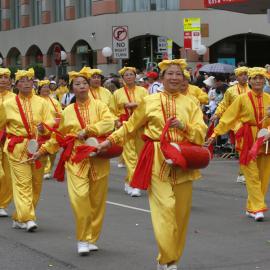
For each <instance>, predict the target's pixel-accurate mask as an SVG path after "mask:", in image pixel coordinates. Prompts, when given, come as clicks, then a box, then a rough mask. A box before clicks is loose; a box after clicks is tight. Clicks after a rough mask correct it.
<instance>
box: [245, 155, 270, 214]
mask: <svg viewBox="0 0 270 270" xmlns="http://www.w3.org/2000/svg"><path fill="white" fill-rule="evenodd" d="M240 167H241V169H242V171H243V173H244V176H245V178H246V188H247V193H248V198H247V203H246V209H247V211H250V212H254V213H256V212H260V211H265V210H267V205H266V203H265V197H266V193H267V191H268V186H269V178H270V156H269V155H260V156H258V158H257V159H256V160H255V161H251V162H250V163H249V164H248V165H247V166H244V165H241V166H240Z"/></svg>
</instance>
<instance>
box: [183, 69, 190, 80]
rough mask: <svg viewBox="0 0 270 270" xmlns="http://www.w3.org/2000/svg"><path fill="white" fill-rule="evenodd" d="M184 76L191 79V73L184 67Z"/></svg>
mask: <svg viewBox="0 0 270 270" xmlns="http://www.w3.org/2000/svg"><path fill="white" fill-rule="evenodd" d="M184 77H185V78H186V79H187V80H190V73H189V72H188V71H187V70H186V69H184Z"/></svg>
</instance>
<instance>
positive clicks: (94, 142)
mask: <svg viewBox="0 0 270 270" xmlns="http://www.w3.org/2000/svg"><path fill="white" fill-rule="evenodd" d="M85 143H86V144H87V145H88V146H93V147H97V146H98V144H99V143H98V140H97V139H96V138H95V137H89V138H88V139H87V140H86V141H85ZM96 155H97V153H95V152H94V153H90V154H89V157H95V156H96Z"/></svg>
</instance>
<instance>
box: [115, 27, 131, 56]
mask: <svg viewBox="0 0 270 270" xmlns="http://www.w3.org/2000/svg"><path fill="white" fill-rule="evenodd" d="M112 51H113V57H114V58H116V59H128V58H129V44H128V26H113V27H112Z"/></svg>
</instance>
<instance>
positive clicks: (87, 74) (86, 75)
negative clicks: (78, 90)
mask: <svg viewBox="0 0 270 270" xmlns="http://www.w3.org/2000/svg"><path fill="white" fill-rule="evenodd" d="M68 76H69V83H71V82H72V81H73V80H74V79H75V78H77V77H84V78H86V79H87V80H88V79H89V78H90V77H91V68H90V67H83V68H82V69H81V70H80V71H79V72H77V71H70V72H69V73H68Z"/></svg>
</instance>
